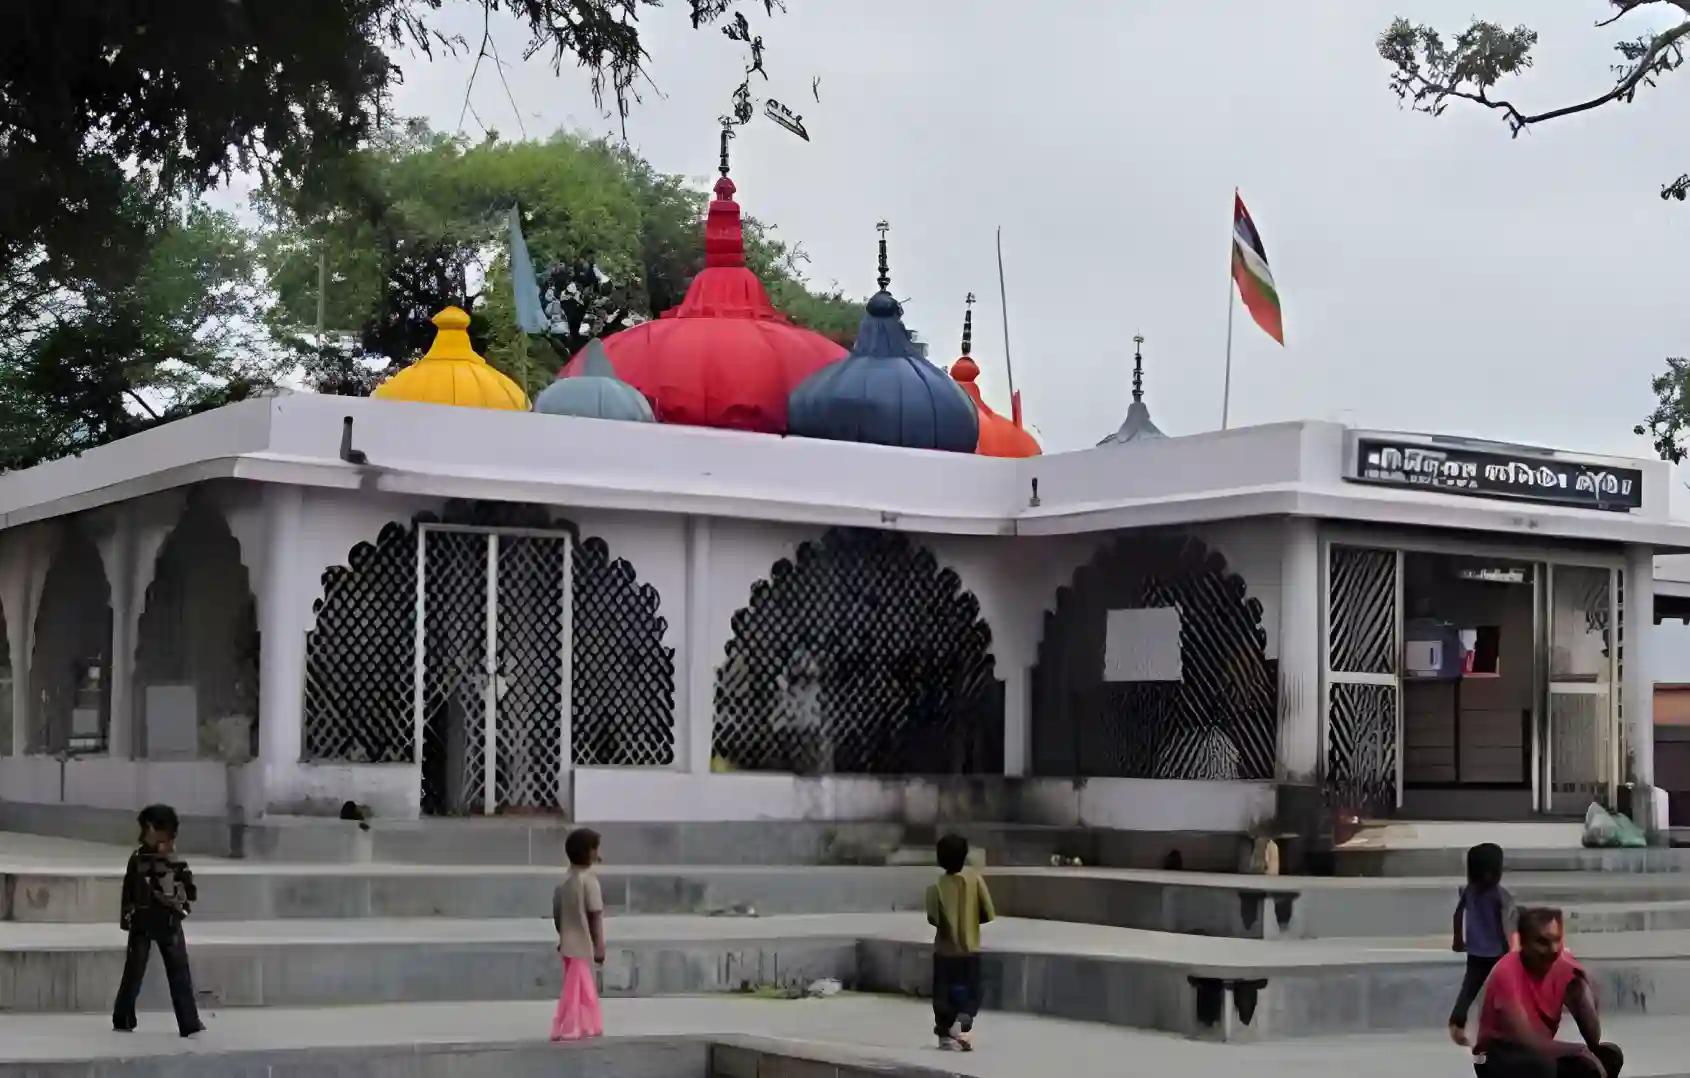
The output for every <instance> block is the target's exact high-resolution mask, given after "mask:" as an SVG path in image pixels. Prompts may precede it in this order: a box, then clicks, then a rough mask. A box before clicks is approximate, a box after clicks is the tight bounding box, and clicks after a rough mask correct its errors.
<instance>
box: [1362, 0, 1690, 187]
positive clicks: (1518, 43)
mask: <svg viewBox="0 0 1690 1078" xmlns="http://www.w3.org/2000/svg"><path fill="white" fill-rule="evenodd" d="M1608 2H1609V4H1610V6H1611V7H1613V8H1614V9H1615V10H1614V13H1613V15H1612V16H1610V17H1609V18H1607V19H1604V20H1602V21H1601V22H1599V23H1597V24H1596V25H1597V26H1599V27H1600V26H1611V25H1613V24H1615V23H1617V22H1619V21H1620V20H1622V19H1624V18H1625V17H1626V16H1628V15H1631V14H1633V13H1634V12H1638V11H1642V10H1645V9H1677V11H1678V12H1679V13H1681V14H1682V15H1683V18H1682V19H1681V20H1680V21H1678V22H1677V23H1676V24H1674V25H1672V26H1669V27H1667V28H1665V29H1663V30H1660V31H1658V32H1650V33H1643V34H1640V35H1637V36H1635V37H1631V38H1627V39H1624V40H1621V41H1619V42H1618V43H1616V44H1615V45H1614V51H1616V52H1617V53H1619V56H1620V59H1621V61H1622V62H1621V63H1619V64H1616V65H1614V66H1613V71H1614V74H1615V75H1616V79H1615V81H1614V83H1613V84H1612V85H1611V86H1609V87H1608V88H1607V89H1605V90H1603V91H1602V92H1600V93H1596V94H1593V95H1591V96H1590V97H1587V98H1585V99H1584V100H1581V101H1576V102H1573V103H1571V104H1566V105H1560V106H1556V107H1552V108H1548V109H1543V110H1542V111H1537V112H1533V111H1529V110H1527V109H1525V108H1522V107H1520V106H1518V105H1516V104H1514V102H1513V101H1512V100H1510V99H1508V98H1502V97H1496V96H1494V93H1493V91H1494V90H1495V89H1496V87H1497V85H1498V84H1499V83H1501V82H1502V81H1503V80H1504V79H1506V78H1508V77H1509V76H1511V75H1517V74H1519V73H1520V72H1522V71H1525V70H1526V69H1527V68H1529V67H1531V66H1532V49H1533V48H1534V47H1535V46H1536V45H1537V31H1535V30H1533V29H1531V28H1530V27H1528V26H1516V27H1514V28H1513V29H1512V30H1509V29H1505V28H1504V27H1502V26H1500V25H1498V24H1497V23H1493V22H1487V21H1485V20H1483V19H1474V20H1473V22H1472V23H1471V24H1470V25H1469V26H1468V27H1467V29H1465V30H1463V31H1461V32H1460V33H1458V34H1455V35H1454V36H1453V37H1451V38H1450V39H1449V40H1447V41H1446V40H1445V39H1444V36H1443V35H1442V34H1441V33H1439V32H1438V31H1437V30H1435V29H1433V28H1432V27H1430V26H1427V25H1424V24H1417V23H1414V22H1411V21H1409V20H1408V19H1403V18H1399V19H1396V20H1395V21H1393V22H1392V23H1391V25H1390V27H1389V28H1387V29H1386V30H1385V32H1384V33H1383V34H1381V35H1380V37H1379V55H1380V56H1381V57H1383V58H1384V59H1385V61H1386V62H1387V63H1389V64H1390V65H1391V67H1392V71H1391V89H1392V90H1393V91H1394V92H1395V93H1396V95H1397V97H1398V99H1399V100H1401V101H1402V102H1403V103H1404V104H1406V105H1408V106H1409V107H1410V108H1412V109H1414V110H1415V111H1417V112H1425V113H1429V114H1431V115H1434V116H1439V115H1442V114H1443V111H1444V110H1445V109H1446V108H1448V107H1449V103H1450V102H1451V101H1466V102H1470V103H1472V104H1476V105H1479V106H1481V107H1483V108H1487V109H1493V110H1496V111H1497V112H1500V113H1501V114H1502V116H1503V119H1504V120H1505V121H1506V123H1507V124H1508V128H1509V130H1510V131H1511V132H1512V133H1513V134H1514V135H1515V136H1518V135H1519V134H1520V133H1521V132H1522V131H1524V130H1526V129H1527V128H1528V127H1531V126H1532V125H1534V124H1540V123H1546V122H1548V121H1550V120H1556V119H1560V118H1561V117H1563V116H1573V115H1576V114H1578V113H1581V112H1589V111H1590V110H1592V109H1596V108H1601V107H1603V106H1604V105H1609V104H1613V103H1616V102H1617V103H1620V104H1626V103H1629V102H1631V101H1632V100H1634V99H1635V98H1636V96H1637V94H1638V92H1639V91H1640V90H1643V89H1645V88H1651V87H1654V86H1655V85H1656V83H1657V81H1658V80H1659V79H1660V78H1661V77H1662V76H1665V75H1668V74H1671V73H1672V72H1673V71H1676V70H1677V69H1678V68H1680V67H1682V66H1683V65H1684V60H1685V47H1686V45H1687V44H1690V0H1608ZM1661 197H1662V198H1664V199H1665V198H1672V199H1677V200H1679V201H1680V202H1682V201H1684V200H1685V199H1686V198H1690V172H1687V173H1685V174H1684V175H1682V176H1680V177H1678V178H1677V179H1676V180H1671V181H1669V182H1667V183H1665V184H1664V185H1663V186H1662V187H1661Z"/></svg>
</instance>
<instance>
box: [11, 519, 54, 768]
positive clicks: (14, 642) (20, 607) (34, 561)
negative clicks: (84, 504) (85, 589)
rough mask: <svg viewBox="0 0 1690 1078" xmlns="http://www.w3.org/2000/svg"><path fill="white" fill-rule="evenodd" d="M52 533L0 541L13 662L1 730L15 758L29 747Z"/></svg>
mask: <svg viewBox="0 0 1690 1078" xmlns="http://www.w3.org/2000/svg"><path fill="white" fill-rule="evenodd" d="M51 538H52V536H51V534H50V530H49V529H48V528H46V527H44V526H42V525H40V524H26V525H24V526H23V527H20V528H14V529H12V530H10V531H8V532H6V533H5V535H4V537H3V538H0V604H3V605H4V609H5V613H6V643H7V645H8V648H9V650H10V651H11V661H12V727H11V729H10V730H0V737H4V738H6V747H7V749H8V751H9V752H10V753H11V755H13V756H22V755H23V754H24V750H25V749H26V747H27V746H28V744H29V734H28V731H29V722H30V720H31V718H32V716H31V714H30V703H31V701H30V695H29V668H30V661H31V659H32V658H33V657H34V651H35V612H36V609H37V608H38V606H39V604H40V601H41V587H42V584H43V583H44V582H45V580H46V575H47V561H48V559H49V558H50V557H51V550H52V547H51V544H50V539H51Z"/></svg>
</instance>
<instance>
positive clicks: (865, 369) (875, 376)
mask: <svg viewBox="0 0 1690 1078" xmlns="http://www.w3.org/2000/svg"><path fill="white" fill-rule="evenodd" d="M902 315H903V310H902V309H901V308H900V307H899V306H898V301H897V300H895V299H893V298H892V296H891V294H890V293H888V292H886V291H884V289H883V290H882V291H880V292H877V293H876V294H875V295H874V297H873V298H872V299H870V300H869V301H868V310H867V313H866V314H864V315H863V321H862V326H861V328H860V329H858V330H857V344H856V347H854V348H852V349H851V354H850V355H848V356H846V357H845V358H844V359H841V360H839V361H837V362H835V363H831V364H829V365H828V366H826V367H823V368H822V369H821V370H819V371H817V372H816V373H814V374H812V375H810V376H809V377H808V378H806V379H804V381H803V382H802V383H800V384H799V386H798V388H796V389H794V390H793V391H792V395H791V396H790V397H789V398H788V399H787V429H788V430H789V431H790V432H791V433H793V434H797V435H802V436H804V437H807V438H831V439H834V440H835V441H845V442H873V443H875V444H877V445H898V446H905V447H907V448H910V449H943V450H948V451H950V452H953V453H972V452H974V446H975V443H976V442H978V440H979V437H980V417H979V413H978V412H976V411H975V408H974V402H973V401H971V400H969V399H968V397H967V395H966V394H964V393H963V391H962V389H961V388H960V387H959V386H958V385H957V384H956V381H955V380H954V379H952V378H951V376H950V375H948V374H946V373H945V372H944V371H942V370H940V369H939V368H938V367H935V366H934V365H933V364H931V363H929V362H928V361H927V360H926V359H924V358H922V356H921V354H920V353H919V352H918V351H917V350H916V347H915V345H914V344H913V343H912V342H911V341H910V336H909V332H908V331H907V330H905V329H904V323H903V318H902Z"/></svg>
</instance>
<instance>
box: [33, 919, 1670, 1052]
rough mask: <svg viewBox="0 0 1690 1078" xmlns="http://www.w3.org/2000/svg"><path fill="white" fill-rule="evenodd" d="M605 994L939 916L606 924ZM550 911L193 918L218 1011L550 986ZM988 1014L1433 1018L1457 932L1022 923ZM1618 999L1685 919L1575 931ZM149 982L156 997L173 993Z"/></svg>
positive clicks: (855, 948) (72, 984) (1450, 973)
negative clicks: (1341, 933) (478, 917)
mask: <svg viewBox="0 0 1690 1078" xmlns="http://www.w3.org/2000/svg"><path fill="white" fill-rule="evenodd" d="M609 934H610V944H611V945H610V950H609V955H608V962H607V963H606V966H605V968H604V971H603V974H602V976H603V986H604V991H605V993H606V994H607V995H610V996H654V995H668V994H673V993H695V992H730V991H740V990H744V989H746V988H756V987H761V986H770V987H791V986H801V985H806V984H808V983H810V982H812V981H813V980H815V979H817V978H821V977H835V978H838V979H839V980H841V981H842V982H844V983H845V984H847V985H855V986H856V987H859V988H863V989H867V990H873V991H889V992H901V993H907V994H912V995H920V994H924V993H925V992H926V990H927V987H928V985H929V977H930V953H931V951H930V946H929V943H928V941H929V940H930V939H931V929H929V928H928V927H927V926H926V925H925V924H924V923H923V922H922V919H921V918H920V917H919V916H918V915H914V914H835V915H830V916H815V917H770V918H758V919H755V920H751V919H733V918H707V917H623V918H613V919H611V920H610V921H609ZM552 939H553V936H552V931H551V926H550V924H549V923H547V922H546V921H544V920H542V919H538V918H536V919H531V920H523V921H516V920H489V921H472V920H463V921H455V922H444V921H440V920H438V919H432V920H431V919H416V920H387V919H367V920H362V921H346V920H341V921H332V920H331V921H263V922H227V923H221V924H219V923H209V924H199V925H193V926H191V928H190V934H189V948H190V951H191V954H192V963H193V967H194V976H195V983H196V986H197V987H198V988H199V989H200V990H201V992H202V993H203V994H204V998H205V1000H206V1003H207V1005H208V1006H282V1007H291V1006H307V1005H319V1006H320V1005H325V1004H332V1005H340V1004H365V1003H384V1002H431V1001H432V1002H444V1001H475V1000H492V999H546V998H548V997H555V995H556V992H557V988H558V983H559V968H558V962H557V958H556V955H555V954H554V953H553V949H552ZM122 940H123V937H122V935H121V933H119V932H118V931H117V929H116V928H115V926H109V925H96V926H90V925H26V924H8V925H0V1011H20V1012H69V1011H89V1012H102V1011H104V1010H106V1009H107V1008H109V1006H110V996H111V992H112V991H113V988H114V986H115V985H116V983H117V977H118V973H119V970H120V969H121V966H122V961H123V947H122ZM985 946H986V953H985V960H984V969H985V992H986V1002H987V1006H988V1007H989V1008H990V1009H994V1010H1007V1011H1019V1012H1025V1013H1029V1014H1035V1015H1044V1016H1049V1017H1058V1018H1071V1019H1079V1020H1083V1021H1095V1022H1104V1023H1109V1024H1113V1025H1120V1026H1129V1027H1136V1028H1142V1029H1152V1030H1161V1031H1164V1032H1171V1033H1177V1034H1182V1035H1185V1036H1189V1037H1196V1038H1201V1039H1210V1040H1221V1041H1255V1040H1272V1039H1280V1038H1286V1037H1304V1036H1311V1035H1316V1034H1340V1033H1341V1034H1360V1033H1370V1032H1379V1031H1385V1030H1393V1029H1432V1030H1435V1029H1438V1028H1439V1027H1440V1025H1441V1021H1442V1019H1443V1017H1444V1016H1445V1015H1447V1012H1448V1008H1449V1005H1450V1003H1451V1001H1452V1000H1453V999H1454V996H1455V992H1456V990H1457V988H1458V986H1459V984H1460V981H1461V976H1462V968H1463V967H1462V960H1461V958H1460V956H1458V955H1454V954H1451V953H1449V951H1448V943H1447V940H1437V939H1432V940H1429V939H1392V938H1380V939H1370V940H1353V941H1296V940H1284V941H1260V940H1238V939H1212V938H1205V937H1199V936H1176V935H1171V934H1168V933H1157V932H1142V931H1135V930H1132V929H1120V928H1105V927H1099V926H1094V925H1076V924H1063V923H1056V922H1044V921H1025V920H1018V919H1013V918H1006V919H1003V920H1000V921H999V922H997V923H996V924H994V925H991V926H988V928H987V930H986V933H985ZM1572 947H1573V948H1574V950H1575V951H1577V952H1578V954H1579V955H1580V958H1581V960H1582V961H1584V963H1585V964H1586V966H1587V967H1588V968H1589V969H1590V971H1591V974H1592V977H1593V979H1594V981H1595V983H1596V984H1597V986H1598V990H1599V992H1600V993H1601V997H1600V998H1601V1000H1602V1003H1603V1009H1604V1012H1605V1013H1608V1014H1614V1015H1624V1014H1642V1013H1646V1014H1656V1015H1660V1014H1676V1015H1685V1014H1690V932H1649V933H1626V932H1615V933H1605V934H1581V935H1576V936H1575V937H1574V938H1573V941H1572ZM162 981H163V978H162V977H158V976H154V977H151V978H149V981H148V984H147V986H146V989H145V991H144V1005H146V1006H150V1007H153V1008H159V1007H162V1006H164V1005H165V1003H166V994H165V991H164V985H163V984H162Z"/></svg>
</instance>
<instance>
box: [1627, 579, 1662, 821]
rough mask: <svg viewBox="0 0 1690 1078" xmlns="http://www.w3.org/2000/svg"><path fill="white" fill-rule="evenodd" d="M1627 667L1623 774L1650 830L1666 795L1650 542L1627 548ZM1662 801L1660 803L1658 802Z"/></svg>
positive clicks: (1636, 813) (1639, 818)
mask: <svg viewBox="0 0 1690 1078" xmlns="http://www.w3.org/2000/svg"><path fill="white" fill-rule="evenodd" d="M1622 631H1623V632H1624V634H1625V636H1624V642H1625V672H1624V674H1623V677H1622V681H1621V684H1620V693H1621V697H1620V698H1621V700H1622V701H1623V707H1624V711H1625V724H1626V734H1627V740H1628V741H1629V742H1630V752H1629V756H1630V759H1629V761H1627V760H1622V761H1621V762H1620V763H1621V778H1622V780H1629V781H1631V782H1632V783H1633V784H1634V789H1633V792H1632V815H1633V817H1634V818H1635V819H1636V820H1637V822H1638V824H1640V825H1641V826H1642V827H1643V828H1644V829H1645V830H1648V831H1650V832H1651V833H1652V832H1654V831H1655V830H1657V829H1658V828H1660V827H1664V826H1665V825H1666V802H1665V798H1664V795H1663V794H1662V793H1661V792H1660V791H1658V790H1656V789H1655V788H1654V787H1655V674H1654V671H1653V670H1651V669H1650V668H1649V663H1648V655H1649V647H1648V645H1647V643H1646V641H1647V639H1648V637H1649V634H1650V633H1652V632H1654V631H1655V555H1654V551H1652V550H1650V549H1649V548H1648V547H1646V546H1630V547H1627V548H1626V552H1625V622H1624V625H1623V626H1622ZM1657 802H1658V804H1657Z"/></svg>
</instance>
